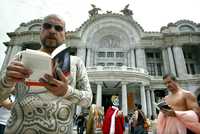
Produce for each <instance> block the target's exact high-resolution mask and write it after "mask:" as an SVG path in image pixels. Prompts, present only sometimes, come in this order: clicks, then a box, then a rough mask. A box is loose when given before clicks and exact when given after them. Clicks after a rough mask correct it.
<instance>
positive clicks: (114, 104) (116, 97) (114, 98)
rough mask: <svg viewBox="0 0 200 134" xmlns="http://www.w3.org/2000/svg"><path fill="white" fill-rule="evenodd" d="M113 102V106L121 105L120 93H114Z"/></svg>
mask: <svg viewBox="0 0 200 134" xmlns="http://www.w3.org/2000/svg"><path fill="white" fill-rule="evenodd" d="M111 102H112V105H113V106H116V107H119V96H118V95H112V97H111Z"/></svg>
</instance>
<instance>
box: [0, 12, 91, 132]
mask: <svg viewBox="0 0 200 134" xmlns="http://www.w3.org/2000/svg"><path fill="white" fill-rule="evenodd" d="M40 39H41V46H42V47H41V49H40V50H38V51H40V52H43V53H46V55H51V56H52V53H54V52H55V51H56V52H55V53H56V54H55V55H54V56H52V57H51V58H52V59H53V61H52V65H53V66H52V67H53V68H50V70H52V71H53V72H49V73H45V74H44V75H43V76H40V77H39V76H38V80H39V81H33V79H32V78H31V76H32V75H33V74H34V73H35V74H36V76H37V71H35V72H34V69H35V68H34V66H33V65H30V64H36V65H37V66H40V68H41V69H42V67H43V65H42V64H39V63H40V62H41V60H42V61H43V64H45V63H44V62H45V61H44V59H43V58H40V59H38V60H35V61H31V60H30V59H29V58H31V57H33V55H38V53H35V52H34V53H29V51H28V54H31V55H32V56H29V57H28V56H27V55H23V54H24V52H23V51H22V52H19V53H18V54H17V55H16V56H15V57H14V59H12V60H11V62H10V63H9V64H8V66H7V68H6V70H5V73H4V74H3V75H2V76H1V79H0V101H3V100H5V99H6V98H7V97H8V96H9V94H10V93H11V92H12V91H13V90H16V101H15V104H14V106H13V108H12V111H11V117H10V119H9V120H8V123H7V126H6V129H5V134H22V133H23V134H39V133H43V134H72V126H73V115H74V112H75V106H76V105H81V106H83V107H88V106H90V104H91V102H92V91H91V88H90V84H89V79H88V76H87V71H86V68H85V66H84V63H83V62H82V60H81V59H80V58H78V57H76V56H70V55H69V54H66V53H67V51H65V50H67V49H60V46H62V47H61V48H63V44H64V41H65V22H64V20H63V19H61V18H60V17H59V16H57V15H48V16H46V17H45V18H44V20H43V24H42V28H41V32H40ZM58 48H59V49H58ZM62 50H64V52H63V51H62ZM57 51H58V52H57ZM55 57H56V58H55ZM24 58H25V60H23V59H24ZM54 58H55V59H54ZM25 61H30V62H26V63H25ZM57 61H58V62H57ZM29 63H30V64H29ZM55 63H56V64H55ZM44 66H45V65H44ZM50 66H51V64H50ZM43 71H44V72H45V71H46V70H45V69H44V70H43ZM43 71H41V72H43ZM67 71H68V73H66V72H67ZM41 83H43V84H41ZM40 90H41V91H42V92H40Z"/></svg>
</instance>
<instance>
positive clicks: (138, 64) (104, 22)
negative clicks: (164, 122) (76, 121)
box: [1, 5, 200, 117]
mask: <svg viewBox="0 0 200 134" xmlns="http://www.w3.org/2000/svg"><path fill="white" fill-rule="evenodd" d="M99 10H101V9H99V8H96V7H95V6H94V7H93V9H92V10H90V11H89V14H90V17H89V19H88V20H86V21H85V22H84V23H83V24H82V25H81V26H80V27H79V28H77V29H76V30H75V31H68V32H67V33H66V39H67V40H66V44H69V45H70V46H71V48H72V54H73V55H77V56H79V57H81V58H82V60H83V61H84V62H85V65H86V67H87V71H88V75H89V79H90V84H91V87H92V91H93V95H94V98H93V103H96V104H97V105H98V106H104V108H106V107H107V106H108V105H109V100H110V97H111V95H112V94H118V95H119V97H120V106H121V108H122V110H123V112H124V114H125V115H127V114H128V112H129V111H130V110H132V109H133V108H134V104H135V103H140V104H142V108H143V111H144V112H145V114H146V115H147V116H148V117H150V116H151V115H154V116H156V107H155V104H156V102H158V101H160V99H162V97H163V96H165V95H166V92H167V90H166V87H165V86H164V85H163V81H162V76H163V75H164V74H165V73H173V74H174V75H175V76H176V77H177V79H178V81H179V83H180V84H181V86H182V87H183V88H185V89H187V90H190V91H191V92H193V93H194V94H195V95H196V96H197V97H198V100H200V91H198V90H197V88H198V87H200V58H199V57H200V53H199V52H200V24H197V23H194V22H192V21H189V20H180V21H177V22H175V23H169V24H168V25H167V26H163V27H162V28H161V30H160V32H146V31H144V30H143V28H142V27H141V26H140V25H139V24H138V23H137V22H136V21H135V20H134V19H133V17H132V14H133V13H132V11H131V10H129V9H128V5H127V6H126V7H125V8H124V9H123V10H122V11H121V12H122V14H121V13H112V12H111V11H107V12H106V13H103V14H99V13H98V11H99ZM41 23H42V20H39V19H36V20H32V21H30V22H28V23H22V24H21V25H20V26H19V27H18V28H17V29H16V30H15V31H14V32H11V33H7V35H8V36H9V37H10V41H9V42H5V43H4V44H5V45H6V47H7V50H6V56H5V60H4V63H3V65H2V69H1V70H4V69H5V67H6V65H7V64H8V62H9V60H10V59H11V58H12V57H13V55H15V54H16V53H17V52H18V51H21V50H24V49H27V48H29V49H39V48H40V38H39V31H40V27H41ZM77 109H79V108H77Z"/></svg>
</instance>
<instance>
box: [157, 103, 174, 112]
mask: <svg viewBox="0 0 200 134" xmlns="http://www.w3.org/2000/svg"><path fill="white" fill-rule="evenodd" d="M157 107H158V108H159V110H166V111H168V110H172V108H171V107H170V106H169V105H168V104H167V103H166V102H165V101H161V102H159V103H158V104H157Z"/></svg>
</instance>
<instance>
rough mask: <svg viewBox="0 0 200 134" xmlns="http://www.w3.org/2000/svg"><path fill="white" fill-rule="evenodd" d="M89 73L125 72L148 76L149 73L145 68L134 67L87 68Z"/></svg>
mask: <svg viewBox="0 0 200 134" xmlns="http://www.w3.org/2000/svg"><path fill="white" fill-rule="evenodd" d="M87 71H88V72H95V71H124V72H132V73H143V74H146V75H148V72H147V71H146V70H145V69H143V68H134V67H127V66H121V67H119V66H93V67H87Z"/></svg>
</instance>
